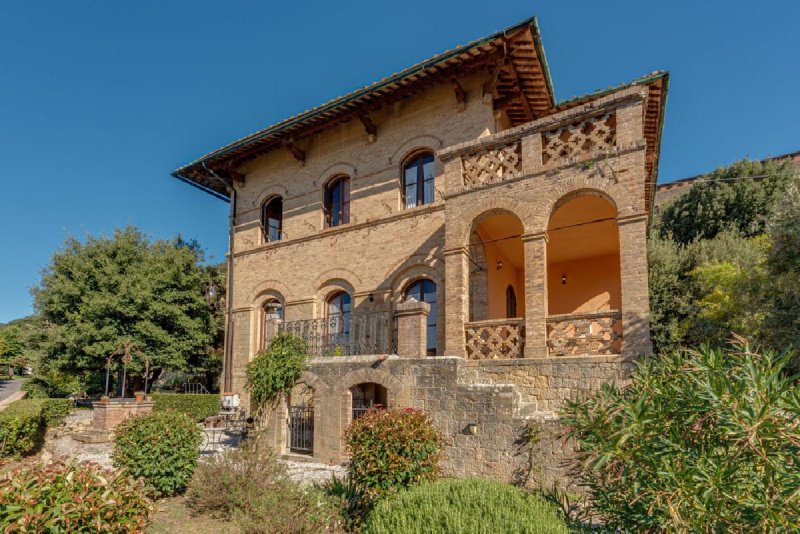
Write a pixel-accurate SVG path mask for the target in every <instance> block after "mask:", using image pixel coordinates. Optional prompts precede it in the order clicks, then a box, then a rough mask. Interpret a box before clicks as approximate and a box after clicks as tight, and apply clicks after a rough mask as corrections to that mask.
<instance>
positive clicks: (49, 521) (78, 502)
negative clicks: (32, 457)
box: [0, 464, 153, 534]
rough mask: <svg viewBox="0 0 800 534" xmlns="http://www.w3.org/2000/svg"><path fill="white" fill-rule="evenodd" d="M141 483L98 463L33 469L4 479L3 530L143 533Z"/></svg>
mask: <svg viewBox="0 0 800 534" xmlns="http://www.w3.org/2000/svg"><path fill="white" fill-rule="evenodd" d="M152 512H153V505H152V503H151V502H150V500H149V499H148V498H147V497H146V496H144V492H143V487H142V484H141V482H137V481H135V480H132V479H130V478H128V477H127V476H125V475H124V474H123V473H120V472H114V471H109V470H106V469H103V468H101V467H100V466H98V465H94V464H83V465H76V464H70V465H62V464H50V465H48V466H46V467H45V466H41V465H34V466H31V467H25V468H23V469H19V470H16V471H13V472H11V473H7V474H6V475H5V476H2V477H0V532H8V533H10V532H30V533H33V532H47V533H52V534H61V533H63V534H67V533H70V534H71V533H90V532H114V533H143V532H144V529H145V528H146V527H147V525H148V523H149V521H150V517H151V514H152Z"/></svg>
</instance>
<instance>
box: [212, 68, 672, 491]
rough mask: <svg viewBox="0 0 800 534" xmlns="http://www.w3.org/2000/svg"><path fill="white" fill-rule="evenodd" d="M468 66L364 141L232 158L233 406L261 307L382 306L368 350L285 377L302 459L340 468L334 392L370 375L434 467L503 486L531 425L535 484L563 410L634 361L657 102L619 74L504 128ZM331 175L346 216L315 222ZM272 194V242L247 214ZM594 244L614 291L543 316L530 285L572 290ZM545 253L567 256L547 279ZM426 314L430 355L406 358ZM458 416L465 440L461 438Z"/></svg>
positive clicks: (327, 133)
mask: <svg viewBox="0 0 800 534" xmlns="http://www.w3.org/2000/svg"><path fill="white" fill-rule="evenodd" d="M490 70H491V69H490ZM487 76H488V74H487V73H486V72H484V71H482V70H471V71H469V72H466V73H464V74H463V75H461V76H459V78H458V87H459V88H460V89H461V92H459V91H456V92H455V94H454V90H453V87H452V86H451V85H450V84H448V83H439V84H433V85H432V86H429V87H426V88H425V89H424V90H420V91H418V92H416V93H414V94H413V96H411V97H408V98H405V99H402V100H399V101H395V102H393V103H391V104H388V105H385V106H383V107H381V108H379V109H377V110H372V111H371V112H370V120H371V121H372V122H373V123H375V124H377V129H374V128H373V129H372V130H371V133H370V131H369V129H368V131H365V127H364V125H363V124H361V123H360V122H359V121H354V120H351V121H346V122H343V123H341V124H337V125H335V126H332V127H331V128H328V129H323V130H322V131H319V132H317V133H314V134H313V135H310V136H307V137H305V138H303V139H302V140H300V141H298V142H297V143H296V146H295V145H294V144H293V145H292V148H293V150H294V151H291V150H273V151H269V152H266V153H264V154H262V155H258V156H257V157H253V158H251V159H249V160H247V161H245V162H244V163H241V164H240V165H238V167H237V168H236V173H237V175H238V176H240V177H241V178H240V179H239V180H237V181H234V182H233V184H232V186H233V187H234V188H235V191H236V193H237V198H238V201H237V204H236V213H235V227H234V243H233V255H232V264H233V276H234V286H233V293H232V308H233V309H232V316H231V322H230V326H229V330H228V333H227V334H228V337H229V340H230V342H231V361H232V364H231V366H230V369H228V371H229V372H230V373H231V376H232V389H233V391H234V392H236V393H240V394H241V395H242V397H243V399H244V403H245V405H247V395H246V389H245V379H244V371H245V367H246V365H247V363H248V362H249V361H250V360H251V359H252V358H253V357H255V355H256V354H257V353H258V352H259V351H260V350H262V349H263V347H264V344H265V339H264V338H265V333H266V334H267V336H269V335H272V334H274V332H275V331H277V330H278V328H279V325H280V324H281V320H279V319H276V318H275V317H272V316H270V317H268V316H267V313H268V312H267V311H265V309H264V304H265V303H266V302H268V301H274V300H278V301H279V302H280V303H281V304H282V306H283V319H282V321H283V322H284V323H283V324H290V323H293V322H297V321H303V320H309V319H314V320H322V321H326V320H327V319H326V316H327V314H328V299H329V297H330V296H331V295H333V294H335V293H336V292H339V291H344V292H346V293H347V294H348V295H350V297H351V298H352V314H353V315H354V316H355V315H364V314H367V313H372V312H386V313H388V316H389V317H391V325H392V328H393V331H394V332H395V333H396V334H395V336H396V346H395V350H391V351H387V353H386V354H369V353H367V354H366V355H361V356H327V357H317V358H314V359H313V360H312V363H311V365H310V368H309V370H308V371H307V372H306V373H305V374H304V376H303V378H302V383H303V384H304V385H305V387H307V388H308V391H310V392H311V393H310V394H309V395H307V397H308V399H310V400H309V401H308V402H310V403H311V404H312V405H313V408H314V411H313V421H314V433H313V453H312V455H313V457H314V458H316V459H318V460H320V461H324V462H341V461H343V460H345V459H346V454H345V451H344V447H343V443H342V433H343V431H344V429H345V428H346V427H347V425H348V424H349V423H350V421H351V419H352V417H353V411H352V408H353V391H354V389H353V388H354V387H355V386H358V385H359V384H377V385H379V386H381V387H382V388H385V391H386V401H387V403H388V404H389V406H393V407H394V406H397V407H406V406H414V407H416V408H420V409H423V410H425V411H427V412H429V413H430V414H431V415H432V417H433V419H434V421H435V422H436V424H437V426H438V427H439V429H440V430H441V432H442V433H443V436H444V439H445V442H446V460H445V473H447V474H449V475H453V476H464V475H481V476H490V477H495V478H499V479H502V480H514V479H519V478H520V476H521V473H524V471H525V469H526V466H528V465H529V462H528V460H529V459H525V458H523V457H522V456H521V455H520V451H519V447H518V440H519V437H520V435H521V433H522V432H523V429H524V427H525V425H527V424H530V423H531V421H537V424H539V425H542V426H543V428H544V435H545V436H546V438H547V439H545V440H544V441H543V442H542V443H540V444H538V445H537V446H536V447H535V451H534V452H535V453H536V454H537V455H538V456H537V458H539V459H538V460H537V462H539V464H540V466H539V469H540V470H541V472H540V473H539V475H538V476H539V478H541V479H542V480H553V479H556V478H559V477H561V476H562V475H563V472H562V470H561V467H560V465H559V462H560V459H561V458H563V457H564V455H565V454H568V452H569V448H568V447H566V446H563V445H562V444H559V443H558V442H557V441H554V439H552V438H553V436H554V435H555V433H557V430H558V426H559V423H558V420H557V413H558V409H559V407H560V406H561V405H562V404H563V401H564V400H568V399H575V398H577V397H578V396H580V395H584V394H587V393H589V392H591V391H593V390H595V389H597V388H598V387H599V386H600V385H601V384H602V383H604V382H619V381H624V380H625V377H626V376H627V373H628V372H629V370H630V366H631V362H632V360H633V359H635V358H636V357H637V356H639V355H641V354H647V353H649V352H650V340H649V323H648V308H649V303H648V288H647V261H646V235H647V225H648V220H649V208H650V206H649V204H650V200H649V199H650V198H651V195H652V191H651V189H650V184H651V183H654V177H653V175H652V171H651V170H649V169H653V168H654V165H655V163H654V162H655V161H656V160H657V153H658V147H657V146H655V147H653V143H654V142H655V143H656V144H657V142H658V138H657V135H656V137H655V138H654V137H653V136H652V131H653V120H654V118H653V117H654V116H653V109H656V110H657V111H658V112H659V113H661V110H662V109H663V99H662V97H661V96H659V97H658V101H657V102H656V103H655V104H654V101H653V99H654V98H656V97H654V96H653V94H654V93H653V90H652V87H651V86H648V85H646V84H636V83H634V84H631V85H629V86H627V87H623V88H620V89H618V90H614V91H607V92H605V93H603V94H600V95H597V96H596V97H592V98H583V99H579V100H576V101H575V102H574V103H568V104H564V105H561V106H560V107H557V108H556V107H554V108H552V109H551V110H550V111H549V112H548V113H541V114H539V116H534V117H533V120H529V121H527V122H524V123H522V124H519V123H518V122H519V121H517V123H515V122H514V121H513V120H512V118H513V117H512V115H513V114H514V113H518V112H519V108H516V111H515V110H510V108H509V110H505V111H504V110H502V109H501V110H498V109H497V102H498V100H497V99H496V97H493V96H492V93H489V92H487V91H488V89H487V85H488V82H487ZM660 80H661V79H660V78H659V83H661V81H660ZM528 111H529V112H530V110H528ZM658 117H660V115H659V116H658ZM658 117H657V118H656V119H655V120H656V122H658V120H660V118H658ZM514 124H518V125H516V126H515V125H514ZM653 139H655V141H653ZM292 143H294V141H292ZM287 146H288V145H287ZM298 150H300V151H302V154H303V156H304V157H303V158H300V159H298V157H297V155H298V154H297V151H298ZM420 150H426V151H429V152H430V153H432V154H434V155H435V178H434V188H435V197H434V200H433V202H431V203H429V204H426V205H422V206H419V207H414V208H410V209H406V208H405V206H404V203H403V197H402V187H401V184H402V176H403V165H404V163H405V162H406V161H407V158H408V157H409V156H410V155H414V154H418V153H419V151H420ZM341 175H346V176H348V177H349V178H350V198H351V200H350V221H349V223H347V224H344V225H342V226H336V227H333V228H326V227H325V214H324V210H323V190H324V188H325V185H326V184H327V183H328V182H329V180H331V179H332V178H334V177H338V176H341ZM275 196H280V197H281V198H282V199H283V237H282V239H281V240H279V241H274V242H265V238H264V232H263V231H262V222H261V218H260V217H261V206H262V205H263V203H264V201H265V200H268V199H270V198H273V197H275ZM581 199H583V201H584V202H585V201H586V199H594V200H590V201H588V203H586V204H580V202H581ZM598 199H599V200H598ZM594 201H597V202H599V203H601V204H603V205H605V206H606V208H604V209H606V211H607V212H608V213H612V215H611V216H603V218H602V220H601V221H600V222H602V223H603V224H605V225H606V226H602V227H601V226H593V227H592V228H595V230H592V231H593V232H594V233H593V234H586V235H584V236H583V239H584V240H583V241H580V240H578V241H574V240H573V241H570V240H569V239H577V238H579V237H580V235H582V234H580V231H572V230H570V229H571V228H579V229H580V228H584V227H586V228H589V227H590V226H591V225H592V224H595V223H597V222H598V221H594V220H592V216H593V214H592V213H580V211H581V209H580V208H573V212H571V213H568V215H567V216H565V217H567V219H569V217H573V218H574V217H578V218H579V219H580V221H579V222H578V223H575V224H565V225H563V226H562V227H557V228H554V227H553V226H552V221H553V220H554V219H555V214H556V213H559V210H562V209H563V210H567V208H568V207H569V206H579V207H580V206H583V205H585V206H589V205H594V204H592V202H594ZM576 202H577V203H576ZM597 202H596V203H597ZM562 213H563V212H562ZM598 213H599V212H598ZM604 213H606V212H604ZM599 217H600V215H598V216H597V218H599ZM576 220H577V219H576ZM597 228H607V230H597ZM556 231H564V232H565V233H564V234H563V235H567V234H569V236H572V237H569V238H564V239H566V241H563V242H564V243H567V245H561V244H558V245H557V244H556V243H557V240H554V238H553V235H554V232H556ZM508 234H510V235H508ZM579 234H580V235H579ZM575 236H578V237H575ZM587 236H589V237H588V238H587ZM609 236H612V237H613V239H610V238H609ZM617 236H618V238H617ZM601 241H602V242H603V243H605V244H604V245H603V246H604V247H605V248H604V249H603V250H602V251H601V252H602V254H603V256H602V258H603V261H604V262H605V263H604V264H603V265H611V266H612V267H608V268H605V267H604V269H605V270H606V271H608V270H610V271H612V273H611V275H613V276H615V277H616V279H615V280H614V283H607V284H605V286H603V282H602V281H601V282H600V283H599V285H600V286H602V287H604V288H605V289H606V291H605V292H601V294H600V295H595V294H592V295H590V296H591V297H592V299H594V300H592V299H589V298H588V297H587V299H584V300H586V303H585V305H584V306H583V307H582V308H578V309H575V310H572V309H570V310H569V311H570V314H568V315H559V316H558V317H555V316H553V314H552V312H550V313H549V312H548V306H549V304H548V291H549V288H552V284H557V283H562V284H564V285H565V287H564V288H561V289H562V290H564V291H566V290H572V291H573V292H574V291H577V289H574V288H577V287H583V286H580V282H581V280H582V279H586V278H587V277H591V276H592V275H593V273H592V261H593V260H592V258H593V257H595V256H596V257H600V256H598V254H600V252H595V253H590V252H588V251H589V250H590V249H592V250H594V249H597V250H600V249H598V248H597V247H598V246H599V245H597V243H599V242H601ZM559 247H561V248H559ZM593 247H594V249H593ZM583 248H585V249H586V251H587V252H586V253H585V254H583V256H581V252H582V249H583ZM592 254H595V256H592ZM609 254H610V255H611V256H609ZM549 257H550V260H549V259H548V258H549ZM581 258H583V259H581ZM608 258H612V259H613V261H610V260H609V259H608ZM567 260H568V261H567ZM617 260H618V261H617ZM549 261H552V262H555V261H559V262H561V263H558V265H570V266H573V265H577V266H578V267H577V268H576V269H577V270H576V271H575V272H572V271H570V272H569V273H567V272H566V270H565V271H564V273H563V274H562V275H561V276H560V277H559V276H553V275H554V274H557V273H550V275H551V276H550V277H548V266H549V265H551V264H550V263H549ZM598 261H600V260H598ZM617 265H618V267H616V266H617ZM564 269H566V267H564ZM570 269H572V267H570ZM568 277H569V284H572V285H567V284H568ZM421 279H425V280H430V281H431V282H433V283H434V284H435V287H436V290H435V306H433V305H428V304H426V303H419V302H416V301H405V295H406V291H407V289H408V288H409V287H410V285H411V284H412V283H414V282H415V281H418V280H421ZM559 280H560V282H559ZM594 285H598V284H597V283H595V284H594ZM584 286H585V287H588V285H586V284H585V283H584ZM611 293H614V294H613V295H611V296H609V294H611ZM509 294H513V295H515V298H517V299H518V302H516V303H515V304H514V305H512V304H509V302H508V299H509V298H510V297H509V296H508V295H509ZM553 295H556V293H553ZM598 299H599V300H598ZM600 300H602V302H603V304H596V302H599V301H600ZM609 303H616V304H615V305H614V306H611V305H610V304H609ZM504 304H505V305H504ZM573 312H574V313H573ZM429 313H430V314H431V317H432V318H434V319H435V324H436V335H435V338H436V351H435V352H436V355H435V356H426V325H427V321H428V314H429ZM559 313H561V312H559ZM508 314H513V315H508ZM507 315H508V316H507ZM468 323H469V325H470V326H469V330H470V331H471V332H472V333H473V338H472V339H471V340H470V341H469V342H468V340H467V338H466V337H465V335H467V334H466V332H467V330H468V329H467V326H466V325H467V324H468ZM322 324H325V325H327V323H324V322H323V323H322ZM354 324H355V323H354ZM324 328H325V329H328V328H330V327H329V326H325V327H324ZM353 328H355V327H353ZM325 332H327V330H325ZM349 335H350V336H353V335H354V334H353V331H351V332H350V334H349ZM557 336H561V338H559V339H556V337H557ZM481 344H483V345H484V346H481ZM337 350H338V347H337ZM362 354H363V352H362ZM370 387H372V386H370ZM304 395H305V394H304ZM298 396H299V395H294V397H298ZM289 402H291V403H293V404H294V403H295V402H296V401H295V400H289ZM287 415H288V411H287V403H286V401H284V402H283V403H282V404H281V406H280V407H279V408H278V409H277V411H276V413H275V414H273V417H272V418H271V425H270V430H269V431H270V433H271V436H272V439H273V442H274V445H275V447H276V449H278V450H279V451H280V452H281V453H289V452H291V451H290V450H289V447H288V446H287V443H288V436H287V432H289V431H290V430H289V427H288V426H287V423H286V422H287ZM471 424H475V425H477V428H478V432H477V434H475V435H473V434H470V433H469V432H468V431H467V430H466V429H467V428H468V426H469V425H471ZM529 475H530V473H529Z"/></svg>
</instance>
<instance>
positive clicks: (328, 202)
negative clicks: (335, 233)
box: [325, 176, 350, 227]
mask: <svg viewBox="0 0 800 534" xmlns="http://www.w3.org/2000/svg"><path fill="white" fill-rule="evenodd" d="M349 222H350V178H348V177H347V176H340V177H339V178H334V179H333V180H331V181H330V182H328V185H326V186H325V225H326V226H328V227H333V226H339V225H340V224H347V223H349Z"/></svg>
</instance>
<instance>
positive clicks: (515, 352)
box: [464, 319, 525, 360]
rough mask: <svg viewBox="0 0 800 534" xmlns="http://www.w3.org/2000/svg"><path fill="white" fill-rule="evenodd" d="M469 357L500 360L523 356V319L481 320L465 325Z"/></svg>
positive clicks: (471, 358)
mask: <svg viewBox="0 0 800 534" xmlns="http://www.w3.org/2000/svg"><path fill="white" fill-rule="evenodd" d="M464 333H465V334H466V349H467V351H466V352H467V358H468V359H470V360H487V359H488V360H498V359H511V358H522V357H524V354H525V322H524V320H523V319H499V320H492V321H479V322H472V323H466V324H465V325H464Z"/></svg>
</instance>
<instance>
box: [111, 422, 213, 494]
mask: <svg viewBox="0 0 800 534" xmlns="http://www.w3.org/2000/svg"><path fill="white" fill-rule="evenodd" d="M201 441H202V432H201V430H200V428H199V427H198V426H197V424H196V423H195V422H194V421H192V419H191V418H190V417H189V416H188V415H186V414H183V413H179V412H173V411H165V412H153V413H150V414H147V415H143V416H140V417H132V418H130V419H128V420H127V421H124V422H123V423H122V424H120V425H119V426H118V427H117V430H116V438H115V440H114V452H113V459H114V465H115V466H117V467H124V468H125V469H126V471H127V473H128V474H129V475H131V476H132V477H135V478H141V479H144V482H145V485H146V486H147V488H148V490H149V491H150V493H151V494H152V495H154V496H156V497H163V496H169V495H174V494H175V493H178V492H180V491H182V490H183V489H185V488H186V485H187V484H188V482H189V480H190V479H191V477H192V473H193V472H194V470H195V467H196V466H197V457H198V455H199V451H198V447H199V446H200V442H201Z"/></svg>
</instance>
